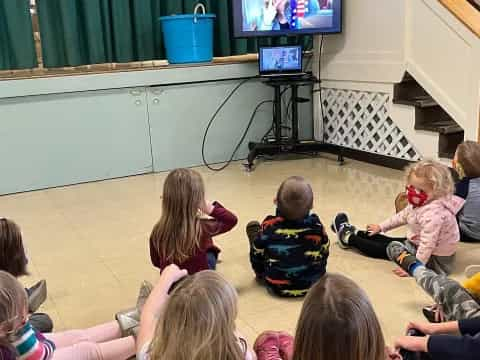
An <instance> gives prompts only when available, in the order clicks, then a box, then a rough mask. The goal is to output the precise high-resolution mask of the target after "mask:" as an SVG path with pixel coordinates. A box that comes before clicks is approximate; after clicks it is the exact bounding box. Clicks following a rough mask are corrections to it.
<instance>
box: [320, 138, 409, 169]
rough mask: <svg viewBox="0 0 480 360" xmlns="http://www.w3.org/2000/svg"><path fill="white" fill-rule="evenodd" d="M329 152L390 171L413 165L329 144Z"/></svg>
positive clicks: (405, 161)
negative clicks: (386, 168)
mask: <svg viewBox="0 0 480 360" xmlns="http://www.w3.org/2000/svg"><path fill="white" fill-rule="evenodd" d="M325 151H327V152H330V153H332V154H335V155H343V156H344V157H346V158H349V159H354V160H358V161H363V162H366V163H369V164H374V165H380V166H384V167H388V168H390V169H396V170H403V169H405V167H406V166H408V165H410V164H412V163H413V162H412V161H408V160H403V159H397V158H393V157H390V156H385V155H379V154H375V153H370V152H366V151H361V150H355V149H350V148H346V147H342V146H338V145H332V144H329V146H328V148H326V150H325Z"/></svg>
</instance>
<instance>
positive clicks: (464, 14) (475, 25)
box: [439, 0, 480, 37]
mask: <svg viewBox="0 0 480 360" xmlns="http://www.w3.org/2000/svg"><path fill="white" fill-rule="evenodd" d="M439 1H440V3H441V4H442V5H443V6H445V7H446V8H447V9H448V10H449V11H450V12H451V13H452V14H453V15H455V17H456V18H457V19H459V20H460V21H461V22H462V23H463V24H464V25H465V26H466V27H468V28H469V29H470V30H471V31H472V32H473V33H474V34H475V35H477V36H478V37H480V11H478V10H477V9H475V8H474V7H473V5H472V4H470V3H469V2H468V1H467V0H439Z"/></svg>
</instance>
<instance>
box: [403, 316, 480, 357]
mask: <svg viewBox="0 0 480 360" xmlns="http://www.w3.org/2000/svg"><path fill="white" fill-rule="evenodd" d="M409 328H415V329H418V330H420V331H421V332H423V333H425V334H426V335H428V336H427V337H415V336H404V337H401V338H399V339H397V341H396V342H395V346H396V348H402V349H405V350H410V351H421V352H426V353H428V354H429V355H430V357H431V358H432V359H433V360H435V359H458V360H473V359H476V358H477V357H478V354H479V353H480V339H476V338H473V337H471V336H469V335H472V336H473V335H475V334H477V333H478V332H480V319H470V320H461V321H451V322H447V323H440V324H425V325H423V324H410V325H409ZM458 333H460V334H462V335H463V336H455V335H445V334H458ZM442 334H443V335H442Z"/></svg>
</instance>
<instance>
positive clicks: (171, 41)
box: [160, 4, 216, 64]
mask: <svg viewBox="0 0 480 360" xmlns="http://www.w3.org/2000/svg"><path fill="white" fill-rule="evenodd" d="M200 8H201V9H203V14H198V9H200ZM215 17H216V16H215V15H214V14H205V7H204V6H203V5H202V4H198V5H197V6H196V7H195V11H194V14H191V15H171V16H162V17H161V18H160V23H161V24H162V31H163V40H164V44H165V50H166V52H167V60H168V62H169V63H170V64H185V63H199V62H210V61H212V59H213V19H214V18H215Z"/></svg>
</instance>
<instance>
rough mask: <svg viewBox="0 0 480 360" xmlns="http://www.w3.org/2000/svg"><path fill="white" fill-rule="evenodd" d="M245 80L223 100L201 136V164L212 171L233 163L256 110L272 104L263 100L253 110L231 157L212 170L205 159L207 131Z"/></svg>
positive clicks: (271, 101)
mask: <svg viewBox="0 0 480 360" xmlns="http://www.w3.org/2000/svg"><path fill="white" fill-rule="evenodd" d="M248 80H249V79H247V80H244V81H242V82H240V83H239V84H238V85H237V86H236V87H235V88H234V89H233V90H232V91H231V92H230V94H229V95H228V96H227V97H226V98H225V100H224V101H223V102H222V104H220V106H219V108H218V109H217V111H215V113H214V114H213V116H212V118H211V119H210V121H209V123H208V125H207V128H206V130H205V133H204V135H203V141H202V159H203V164H204V165H205V166H206V167H207V168H208V169H210V170H212V171H222V170H224V169H225V168H227V167H228V166H229V165H230V164H231V163H232V161H233V158H234V157H235V154H236V153H237V151H238V149H239V148H240V146H242V143H243V141H244V140H245V138H246V137H247V134H248V131H249V130H250V127H251V126H252V123H253V120H254V119H255V115H257V112H258V110H259V109H260V107H261V106H262V105H263V104H267V103H273V100H264V101H262V102H260V103H259V104H258V105H257V106H256V107H255V110H254V111H253V113H252V116H251V117H250V120H249V122H248V124H247V127H246V129H245V131H244V132H243V134H242V137H241V138H240V140H239V141H238V143H237V145H236V146H235V149H234V150H233V152H232V155H231V156H230V158H229V159H228V160H227V161H226V163H225V164H224V165H222V166H221V167H219V168H214V167H212V166H211V165H210V164H208V163H207V160H206V159H205V142H206V139H207V135H208V130H209V129H210V126H211V125H212V123H213V120H215V118H216V117H217V115H218V113H219V112H220V110H221V109H222V108H223V107H224V106H225V104H226V103H227V102H228V100H230V98H231V97H232V96H233V94H235V92H236V91H237V90H238V89H239V88H240V87H241V86H242V85H243V84H245V83H246V82H247V81H248Z"/></svg>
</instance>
